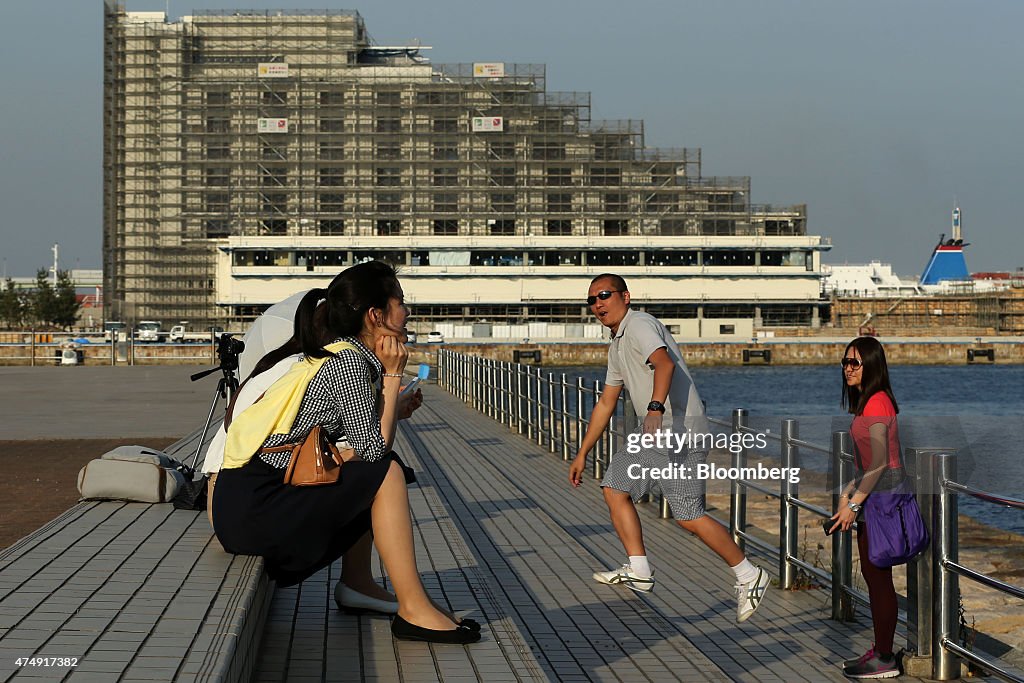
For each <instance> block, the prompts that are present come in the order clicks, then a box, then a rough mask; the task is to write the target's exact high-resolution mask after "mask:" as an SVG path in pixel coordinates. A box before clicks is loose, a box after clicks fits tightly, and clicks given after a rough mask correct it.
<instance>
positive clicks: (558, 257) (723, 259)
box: [231, 249, 813, 269]
mask: <svg viewBox="0 0 1024 683" xmlns="http://www.w3.org/2000/svg"><path fill="white" fill-rule="evenodd" d="M368 260H381V261H389V262H391V263H394V264H396V265H407V266H429V265H435V266H436V265H443V266H495V267H504V266H515V267H522V266H641V265H647V266H699V265H705V266H754V265H762V266H805V265H806V266H807V267H808V268H811V267H813V256H812V254H811V252H808V251H779V250H766V251H733V250H715V249H704V250H694V249H691V250H668V249H664V250H657V251H643V250H641V251H636V250H601V251H582V250H579V249H563V250H550V251H510V250H503V251H488V250H466V251H429V250H422V251H381V250H353V251H347V250H327V251H319V250H318V251H269V250H255V249H254V250H237V251H234V252H232V254H231V263H232V265H235V266H300V267H301V266H306V267H308V268H310V269H312V268H313V267H315V266H345V265H352V264H354V263H360V262H362V261H368Z"/></svg>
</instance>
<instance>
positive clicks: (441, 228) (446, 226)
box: [434, 218, 459, 235]
mask: <svg viewBox="0 0 1024 683" xmlns="http://www.w3.org/2000/svg"><path fill="white" fill-rule="evenodd" d="M434 234H435V235H458V234H459V221H457V220H455V219H451V218H441V219H437V220H435V221H434Z"/></svg>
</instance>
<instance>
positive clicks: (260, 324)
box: [238, 290, 309, 380]
mask: <svg viewBox="0 0 1024 683" xmlns="http://www.w3.org/2000/svg"><path fill="white" fill-rule="evenodd" d="M307 291H309V290H305V291H302V292H296V293H295V294H292V295H291V296H290V297H288V298H287V299H285V300H284V301H281V302H278V303H276V304H274V305H273V306H271V307H270V308H268V309H267V310H266V311H264V312H263V315H261V316H260V317H258V318H256V320H255V321H254V322H253V324H252V327H250V328H249V331H248V332H246V333H245V336H244V337H242V341H243V342H245V350H244V351H242V353H241V354H240V355H239V356H238V378H239V379H240V380H244V379H245V378H246V377H248V376H249V375H250V374H251V373H252V370H253V368H255V367H256V364H257V363H259V362H260V359H261V358H263V356H265V355H267V354H268V353H269V352H271V351H273V350H274V349H276V348H277V347H279V346H280V345H281V344H284V343H285V342H286V341H288V339H289V338H290V337H291V336H292V332H293V331H294V330H295V311H296V310H297V309H298V307H299V302H300V301H302V297H304V296H305V295H306V292H307Z"/></svg>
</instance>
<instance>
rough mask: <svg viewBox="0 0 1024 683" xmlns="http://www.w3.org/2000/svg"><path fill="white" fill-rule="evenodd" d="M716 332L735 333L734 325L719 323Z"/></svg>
mask: <svg viewBox="0 0 1024 683" xmlns="http://www.w3.org/2000/svg"><path fill="white" fill-rule="evenodd" d="M718 334H736V326H735V325H719V326H718Z"/></svg>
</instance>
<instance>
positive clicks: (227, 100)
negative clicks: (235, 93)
mask: <svg viewBox="0 0 1024 683" xmlns="http://www.w3.org/2000/svg"><path fill="white" fill-rule="evenodd" d="M229 104H231V93H230V92H217V91H213V92H208V93H206V106H208V107H225V106H227V105H229Z"/></svg>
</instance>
